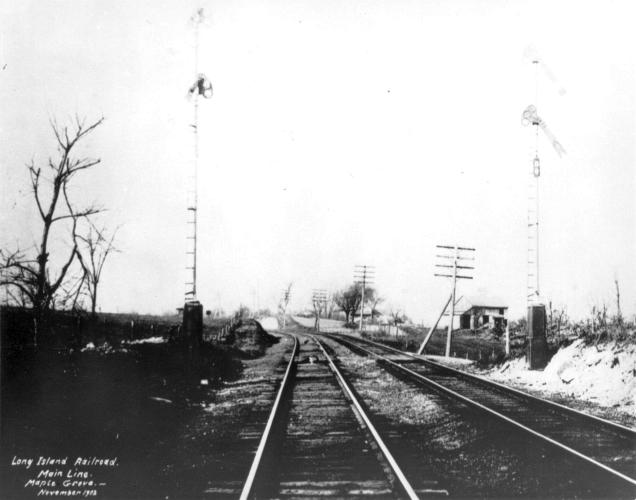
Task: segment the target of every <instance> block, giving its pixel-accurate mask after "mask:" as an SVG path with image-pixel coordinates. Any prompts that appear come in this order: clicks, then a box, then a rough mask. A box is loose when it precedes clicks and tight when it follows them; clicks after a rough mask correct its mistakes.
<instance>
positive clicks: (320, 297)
mask: <svg viewBox="0 0 636 500" xmlns="http://www.w3.org/2000/svg"><path fill="white" fill-rule="evenodd" d="M311 302H312V304H313V306H314V314H315V316H316V319H315V322H314V328H315V329H316V331H317V332H319V331H320V315H321V314H322V311H323V307H324V306H325V305H326V303H327V290H323V289H314V291H313V294H312V298H311Z"/></svg>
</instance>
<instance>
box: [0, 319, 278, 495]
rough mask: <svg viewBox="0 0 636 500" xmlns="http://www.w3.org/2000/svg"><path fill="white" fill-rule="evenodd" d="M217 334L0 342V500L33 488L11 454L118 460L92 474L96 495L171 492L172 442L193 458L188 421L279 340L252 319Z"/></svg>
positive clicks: (193, 437) (28, 492)
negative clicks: (72, 343) (53, 344)
mask: <svg viewBox="0 0 636 500" xmlns="http://www.w3.org/2000/svg"><path fill="white" fill-rule="evenodd" d="M155 333H156V332H155ZM226 340H227V343H226V344H211V343H204V344H203V346H202V348H201V349H200V350H199V352H198V353H195V354H193V353H192V352H191V351H190V350H189V349H188V347H187V345H183V344H179V343H175V342H168V341H167V339H166V338H165V337H161V336H155V337H153V338H152V342H148V341H139V340H125V341H120V342H117V343H116V344H111V343H108V342H103V343H99V342H88V343H85V344H84V345H83V347H81V348H78V347H74V348H68V347H67V348H64V349H60V348H55V349H53V348H44V347H41V348H39V349H37V350H34V349H32V348H31V347H30V346H22V347H21V348H3V350H2V360H1V363H0V364H1V368H2V373H1V381H2V384H1V387H0V388H1V394H0V396H1V404H0V410H1V413H0V422H2V426H1V427H0V443H1V446H0V497H2V498H34V497H35V494H36V493H37V491H34V490H33V489H30V488H27V489H25V487H24V484H25V482H26V481H27V480H28V479H29V478H31V477H32V476H33V474H32V472H33V471H32V470H26V469H24V468H17V467H11V466H10V463H11V461H12V459H13V457H15V456H17V457H35V458H37V457H39V456H44V457H53V458H58V457H59V458H61V457H65V456H68V457H78V456H82V457H92V456H95V457H117V458H118V463H119V464H120V467H119V468H117V469H112V470H109V471H103V472H104V473H103V474H101V472H100V474H101V475H100V477H99V478H98V479H99V480H100V481H103V482H104V483H106V486H103V487H101V490H100V495H101V496H102V497H104V498H159V497H161V498H164V497H165V492H166V491H178V490H179V487H178V485H175V484H173V483H174V482H175V481H177V479H176V478H175V477H174V475H171V474H168V472H169V471H170V470H172V469H173V468H174V467H175V466H178V464H179V460H180V458H178V457H177V456H176V455H175V454H176V453H177V451H176V449H177V447H178V448H179V454H180V456H185V455H187V456H190V457H192V458H191V459H192V460H202V459H200V458H197V457H200V456H201V453H202V451H201V450H198V449H197V446H196V443H197V434H198V432H197V433H194V432H193V430H192V429H193V425H194V424H193V422H195V421H197V422H198V421H199V419H200V418H201V415H202V413H206V414H207V412H206V410H205V409H206V408H207V407H208V406H209V405H210V404H211V403H213V402H215V401H217V400H218V396H217V394H218V393H219V392H220V391H222V390H223V388H224V387H226V386H227V384H233V383H236V382H237V381H239V380H241V379H242V378H243V377H244V375H243V373H244V372H245V370H246V369H247V367H248V366H250V364H251V363H259V362H260V361H261V359H265V358H267V357H268V355H267V356H266V354H267V352H268V348H269V347H270V346H272V345H273V344H275V343H276V342H278V339H277V338H276V337H274V336H272V335H269V334H268V333H267V332H265V331H264V330H263V329H262V328H261V327H260V325H258V323H256V322H245V323H244V324H243V325H241V326H240V327H239V328H237V329H236V330H235V331H234V332H233V338H232V339H226ZM276 363H278V361H276ZM200 432H201V433H205V432H207V431H206V430H205V429H200ZM184 435H187V439H186V440H185V441H184ZM211 446H213V443H212V444H211ZM211 449H212V448H211ZM204 451H205V453H206V454H208V455H209V453H212V452H211V451H210V450H204ZM206 456H207V455H206ZM36 473H37V471H36ZM203 480H204V478H203V477H202V478H201V481H202V482H203Z"/></svg>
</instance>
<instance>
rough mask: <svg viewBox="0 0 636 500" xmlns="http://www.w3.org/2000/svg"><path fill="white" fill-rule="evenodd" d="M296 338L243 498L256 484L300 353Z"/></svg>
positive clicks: (242, 498) (242, 494) (244, 499)
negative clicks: (266, 447)
mask: <svg viewBox="0 0 636 500" xmlns="http://www.w3.org/2000/svg"><path fill="white" fill-rule="evenodd" d="M293 339H294V348H293V349H292V354H291V357H290V358H289V363H288V364H287V370H286V371H285V375H284V376H283V380H282V382H281V384H280V388H279V389H278V394H277V395H276V399H275V400H274V406H272V411H271V412H270V414H269V418H268V419H267V425H266V426H265V430H264V431H263V435H262V436H261V440H260V442H259V443H258V448H257V449H256V454H255V455H254V460H253V461H252V466H251V467H250V472H249V474H248V475H247V479H246V480H245V484H244V485H243V490H242V491H241V496H240V497H239V498H240V499H241V500H247V498H249V495H250V493H251V491H252V488H253V486H254V479H255V478H256V472H257V471H258V468H259V467H260V464H261V459H262V458H263V453H264V452H265V446H266V445H267V441H268V439H269V435H270V431H271V429H272V426H273V424H274V420H275V419H276V415H277V413H278V408H279V406H280V402H281V400H282V398H283V392H284V391H285V390H286V389H287V387H288V385H289V383H290V380H291V377H290V376H289V374H290V373H291V369H292V366H294V363H295V360H296V356H297V355H298V338H297V337H295V336H293Z"/></svg>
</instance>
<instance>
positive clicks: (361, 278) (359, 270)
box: [353, 265, 375, 332]
mask: <svg viewBox="0 0 636 500" xmlns="http://www.w3.org/2000/svg"><path fill="white" fill-rule="evenodd" d="M374 273H375V270H374V267H373V266H367V265H357V266H355V268H354V270H353V275H354V280H355V283H358V284H360V285H361V286H362V288H361V297H360V332H362V331H363V328H364V290H365V288H366V286H367V285H372V284H373V274H374Z"/></svg>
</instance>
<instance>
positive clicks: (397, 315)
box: [389, 309, 406, 337]
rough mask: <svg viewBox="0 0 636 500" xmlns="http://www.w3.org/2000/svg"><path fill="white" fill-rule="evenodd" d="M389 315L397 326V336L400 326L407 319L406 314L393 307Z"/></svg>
mask: <svg viewBox="0 0 636 500" xmlns="http://www.w3.org/2000/svg"><path fill="white" fill-rule="evenodd" d="M389 315H390V316H391V320H392V321H393V325H394V326H395V336H396V337H397V334H398V331H399V330H398V326H399V325H401V324H402V323H404V322H405V321H406V316H405V315H404V313H402V311H400V310H399V309H391V312H390V313H389Z"/></svg>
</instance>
